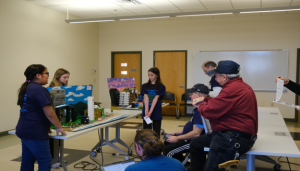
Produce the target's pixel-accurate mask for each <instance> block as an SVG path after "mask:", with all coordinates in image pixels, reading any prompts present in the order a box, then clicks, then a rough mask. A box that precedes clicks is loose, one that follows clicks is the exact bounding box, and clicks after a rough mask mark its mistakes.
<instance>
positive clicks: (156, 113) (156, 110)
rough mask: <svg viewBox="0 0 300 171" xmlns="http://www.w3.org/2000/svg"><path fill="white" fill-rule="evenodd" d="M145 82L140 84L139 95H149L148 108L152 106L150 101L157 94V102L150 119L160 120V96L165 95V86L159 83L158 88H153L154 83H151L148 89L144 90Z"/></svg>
mask: <svg viewBox="0 0 300 171" xmlns="http://www.w3.org/2000/svg"><path fill="white" fill-rule="evenodd" d="M146 85H147V83H145V84H143V85H142V91H141V95H144V94H147V95H148V97H149V110H150V108H151V106H152V101H153V99H154V98H155V96H156V95H159V98H158V100H157V103H156V105H155V107H154V109H153V112H152V114H151V117H150V118H151V119H152V120H162V107H161V103H162V96H165V95H166V87H165V86H164V85H163V84H160V85H159V87H158V89H157V90H155V84H151V86H150V88H149V90H146ZM144 116H145V104H144V105H143V118H144Z"/></svg>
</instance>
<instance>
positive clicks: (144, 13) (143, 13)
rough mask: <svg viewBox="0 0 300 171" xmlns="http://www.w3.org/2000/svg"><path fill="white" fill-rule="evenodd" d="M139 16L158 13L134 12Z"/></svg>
mask: <svg viewBox="0 0 300 171" xmlns="http://www.w3.org/2000/svg"><path fill="white" fill-rule="evenodd" d="M134 13H136V14H137V15H148V14H158V13H157V12H156V11H134Z"/></svg>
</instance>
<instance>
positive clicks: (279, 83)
mask: <svg viewBox="0 0 300 171" xmlns="http://www.w3.org/2000/svg"><path fill="white" fill-rule="evenodd" d="M283 83H284V81H283V80H282V79H279V78H277V89H276V99H274V100H273V102H275V103H279V104H282V105H286V106H290V107H294V108H299V107H300V106H298V105H294V104H289V103H286V102H280V101H279V100H280V98H281V96H282V92H283Z"/></svg>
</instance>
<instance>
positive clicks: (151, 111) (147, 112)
mask: <svg viewBox="0 0 300 171" xmlns="http://www.w3.org/2000/svg"><path fill="white" fill-rule="evenodd" d="M148 78H149V80H148V82H147V83H145V84H143V85H142V90H141V95H144V105H143V112H142V113H143V114H142V118H143V119H144V117H149V118H150V119H151V120H152V122H153V124H147V123H146V122H145V120H143V128H144V129H152V125H153V130H154V131H155V132H156V133H157V135H158V136H160V129H161V120H162V106H161V103H162V96H165V95H166V87H165V86H164V85H163V84H162V82H161V79H160V72H159V69H158V68H157V67H152V68H150V69H149V70H148Z"/></svg>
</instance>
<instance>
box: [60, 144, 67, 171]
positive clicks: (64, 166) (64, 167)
mask: <svg viewBox="0 0 300 171" xmlns="http://www.w3.org/2000/svg"><path fill="white" fill-rule="evenodd" d="M59 142H60V147H59V148H60V149H59V151H60V154H59V161H60V164H61V165H62V167H63V169H64V171H68V169H67V167H66V164H65V161H64V142H65V141H64V140H59Z"/></svg>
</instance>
